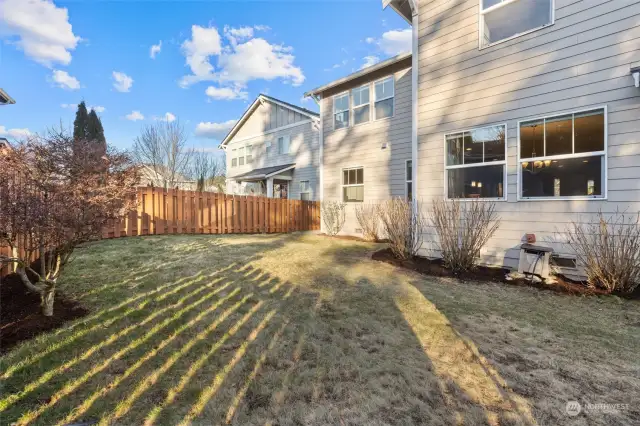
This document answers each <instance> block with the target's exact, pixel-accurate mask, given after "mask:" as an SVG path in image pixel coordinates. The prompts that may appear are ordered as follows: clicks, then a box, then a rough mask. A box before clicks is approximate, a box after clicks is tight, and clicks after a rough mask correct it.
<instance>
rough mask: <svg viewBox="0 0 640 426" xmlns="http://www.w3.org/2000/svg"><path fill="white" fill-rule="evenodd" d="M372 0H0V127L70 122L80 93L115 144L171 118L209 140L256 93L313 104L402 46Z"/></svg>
mask: <svg viewBox="0 0 640 426" xmlns="http://www.w3.org/2000/svg"><path fill="white" fill-rule="evenodd" d="M381 3H382V2H381V1H380V0H356V1H331V0H322V1H305V0H297V1H279V0H271V1H254V2H248V1H226V2H225V1H215V0H210V1H207V0H201V1H166V0H162V1H145V0H138V1H117V0H113V1H102V0H74V1H62V0H0V87H2V88H3V89H5V91H6V92H7V93H9V94H10V95H11V96H12V97H13V98H14V99H15V100H16V102H17V103H16V104H15V105H11V106H5V107H1V108H0V136H3V137H8V138H9V139H10V140H11V139H12V138H15V137H19V136H21V135H25V134H28V133H36V132H42V131H43V130H44V129H46V128H47V127H49V126H54V125H57V124H58V123H60V122H62V124H63V125H65V126H69V125H71V124H72V122H73V118H74V115H75V105H76V104H77V103H78V102H80V101H81V100H84V101H85V102H86V103H87V105H89V106H94V107H96V110H97V112H98V113H99V115H100V116H101V119H102V122H103V125H104V127H105V134H106V136H107V140H108V142H109V143H111V144H113V145H115V146H117V147H119V148H129V147H130V146H131V145H132V142H133V139H134V138H135V136H136V135H137V134H138V132H139V130H140V128H141V126H142V125H143V124H148V123H153V122H154V120H159V119H169V120H173V119H174V118H176V119H179V120H180V122H181V123H182V124H183V125H184V126H185V128H186V129H187V131H188V133H189V135H190V143H191V145H193V146H194V147H196V148H210V149H213V148H215V147H216V146H217V142H218V140H219V139H220V137H221V135H224V134H225V133H226V131H227V129H228V128H229V127H230V126H231V125H232V124H233V120H237V119H238V118H239V117H240V115H241V114H242V113H243V111H244V110H245V109H246V107H247V106H248V104H249V103H250V102H251V101H253V99H255V97H256V96H257V95H258V94H259V93H267V94H269V95H271V96H274V97H277V98H280V99H282V100H285V101H288V102H291V103H294V104H298V105H302V106H305V107H307V108H310V109H315V110H317V108H316V106H315V104H314V103H313V102H311V101H310V100H307V101H306V102H303V100H302V99H301V98H302V94H303V93H304V92H305V91H307V90H309V89H312V88H314V87H316V86H319V85H322V84H325V83H327V82H329V81H331V80H334V79H336V78H340V77H342V76H344V75H347V74H349V73H351V72H354V71H356V70H358V69H360V68H361V67H363V66H364V65H365V64H367V63H369V64H371V63H374V62H376V61H378V60H382V59H384V58H387V57H389V56H393V55H394V54H397V53H400V52H401V51H404V50H406V49H410V46H411V45H410V31H409V30H408V25H407V23H406V22H405V21H403V20H402V19H401V18H400V17H399V16H398V15H397V14H396V13H395V12H393V11H392V10H390V9H389V10H384V11H383V10H382V6H381ZM154 45H155V46H156V48H155V49H153V56H154V57H153V58H152V57H151V56H152V46H154ZM142 117H144V118H142Z"/></svg>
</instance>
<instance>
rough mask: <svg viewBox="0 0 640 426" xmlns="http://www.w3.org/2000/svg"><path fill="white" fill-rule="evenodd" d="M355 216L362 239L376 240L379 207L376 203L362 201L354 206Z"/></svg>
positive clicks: (378, 236)
mask: <svg viewBox="0 0 640 426" xmlns="http://www.w3.org/2000/svg"><path fill="white" fill-rule="evenodd" d="M355 211H356V218H357V219H358V223H359V224H360V228H362V233H363V235H364V239H365V240H367V241H378V240H379V239H380V233H379V232H378V230H379V228H380V207H379V206H378V205H377V204H370V203H367V204H365V203H362V204H358V205H356V206H355Z"/></svg>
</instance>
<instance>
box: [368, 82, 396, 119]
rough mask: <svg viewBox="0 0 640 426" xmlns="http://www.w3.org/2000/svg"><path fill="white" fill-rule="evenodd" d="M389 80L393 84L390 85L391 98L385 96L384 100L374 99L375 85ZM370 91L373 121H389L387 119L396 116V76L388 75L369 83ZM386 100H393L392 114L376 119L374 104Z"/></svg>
mask: <svg viewBox="0 0 640 426" xmlns="http://www.w3.org/2000/svg"><path fill="white" fill-rule="evenodd" d="M389 79H391V81H392V83H393V84H392V85H391V87H393V94H392V95H391V96H387V97H386V98H382V99H377V98H376V84H378V83H380V82H383V81H385V80H389ZM371 90H372V91H373V102H372V109H373V121H378V120H389V119H391V118H393V117H394V116H395V115H396V76H395V74H391V75H388V76H386V77H383V78H380V79H378V80H376V81H374V82H372V83H371ZM387 99H393V112H392V113H391V115H390V116H389V117H382V118H377V117H376V103H377V102H381V101H386V100H387Z"/></svg>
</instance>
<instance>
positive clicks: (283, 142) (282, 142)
mask: <svg viewBox="0 0 640 426" xmlns="http://www.w3.org/2000/svg"><path fill="white" fill-rule="evenodd" d="M290 141H291V138H290V136H288V135H286V136H280V137H279V138H278V154H289V152H290V148H291V143H290Z"/></svg>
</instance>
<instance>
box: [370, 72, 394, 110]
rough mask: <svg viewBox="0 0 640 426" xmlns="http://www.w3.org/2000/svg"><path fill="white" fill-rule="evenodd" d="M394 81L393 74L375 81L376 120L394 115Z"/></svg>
mask: <svg viewBox="0 0 640 426" xmlns="http://www.w3.org/2000/svg"><path fill="white" fill-rule="evenodd" d="M393 83H394V78H393V76H391V77H387V78H385V79H384V80H380V81H377V82H376V83H375V86H374V96H375V105H374V114H375V119H376V120H379V119H381V118H387V117H392V116H393V108H394V96H395V88H394V84H393Z"/></svg>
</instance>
